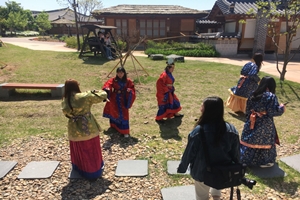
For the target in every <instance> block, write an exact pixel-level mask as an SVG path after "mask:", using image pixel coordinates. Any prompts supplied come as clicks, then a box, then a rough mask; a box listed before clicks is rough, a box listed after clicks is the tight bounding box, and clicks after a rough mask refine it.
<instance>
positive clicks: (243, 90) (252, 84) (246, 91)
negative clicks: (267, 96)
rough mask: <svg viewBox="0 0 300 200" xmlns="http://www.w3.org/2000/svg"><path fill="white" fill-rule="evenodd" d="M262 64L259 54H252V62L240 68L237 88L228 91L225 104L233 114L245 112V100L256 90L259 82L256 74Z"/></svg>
mask: <svg viewBox="0 0 300 200" xmlns="http://www.w3.org/2000/svg"><path fill="white" fill-rule="evenodd" d="M262 62H263V55H262V54H261V53H256V54H254V56H253V57H252V61H251V62H248V63H246V64H245V65H244V67H243V68H242V70H241V75H240V79H239V81H238V83H237V86H234V87H232V88H231V89H229V92H230V96H229V98H228V99H227V101H226V102H225V105H226V106H227V107H229V108H230V109H231V110H232V111H233V112H243V113H245V112H246V104H247V99H248V97H249V96H250V95H251V93H252V92H253V91H254V90H255V89H256V88H257V86H258V82H259V80H260V78H259V77H258V75H257V74H258V72H259V70H260V68H261V65H262Z"/></svg>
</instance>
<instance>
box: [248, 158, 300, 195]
mask: <svg viewBox="0 0 300 200" xmlns="http://www.w3.org/2000/svg"><path fill="white" fill-rule="evenodd" d="M246 173H248V174H251V175H253V176H255V177H257V178H254V180H255V181H257V182H258V183H263V184H265V185H267V186H268V187H269V188H273V189H274V191H276V192H277V193H286V194H288V195H291V196H293V195H295V194H296V193H297V190H298V183H296V182H292V181H291V182H287V181H285V177H286V175H287V173H286V172H285V171H284V170H283V169H281V168H280V166H279V164H278V163H277V162H276V163H275V164H274V166H273V167H270V168H261V167H254V166H252V167H247V171H246ZM246 178H247V177H246ZM248 183H249V182H248ZM244 185H245V186H251V184H244ZM254 187H255V186H254ZM248 188H251V187H248Z"/></svg>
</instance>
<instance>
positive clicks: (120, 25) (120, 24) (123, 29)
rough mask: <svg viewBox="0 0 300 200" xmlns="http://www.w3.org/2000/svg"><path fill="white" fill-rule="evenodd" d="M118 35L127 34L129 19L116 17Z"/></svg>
mask: <svg viewBox="0 0 300 200" xmlns="http://www.w3.org/2000/svg"><path fill="white" fill-rule="evenodd" d="M116 26H117V35H127V29H128V25H127V20H126V19H122V20H121V19H116Z"/></svg>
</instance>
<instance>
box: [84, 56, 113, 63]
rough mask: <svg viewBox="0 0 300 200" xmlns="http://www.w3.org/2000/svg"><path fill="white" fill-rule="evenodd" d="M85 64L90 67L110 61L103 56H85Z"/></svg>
mask: <svg viewBox="0 0 300 200" xmlns="http://www.w3.org/2000/svg"><path fill="white" fill-rule="evenodd" d="M81 59H82V61H83V63H84V64H88V65H103V64H104V63H106V62H109V61H110V60H108V59H106V58H104V57H101V56H84V57H82V58H81Z"/></svg>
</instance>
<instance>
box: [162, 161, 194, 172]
mask: <svg viewBox="0 0 300 200" xmlns="http://www.w3.org/2000/svg"><path fill="white" fill-rule="evenodd" d="M179 164H180V160H168V161H167V168H168V174H181V173H177V168H178V166H179ZM189 174H190V167H188V168H187V170H186V172H185V173H184V174H182V175H189Z"/></svg>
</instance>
